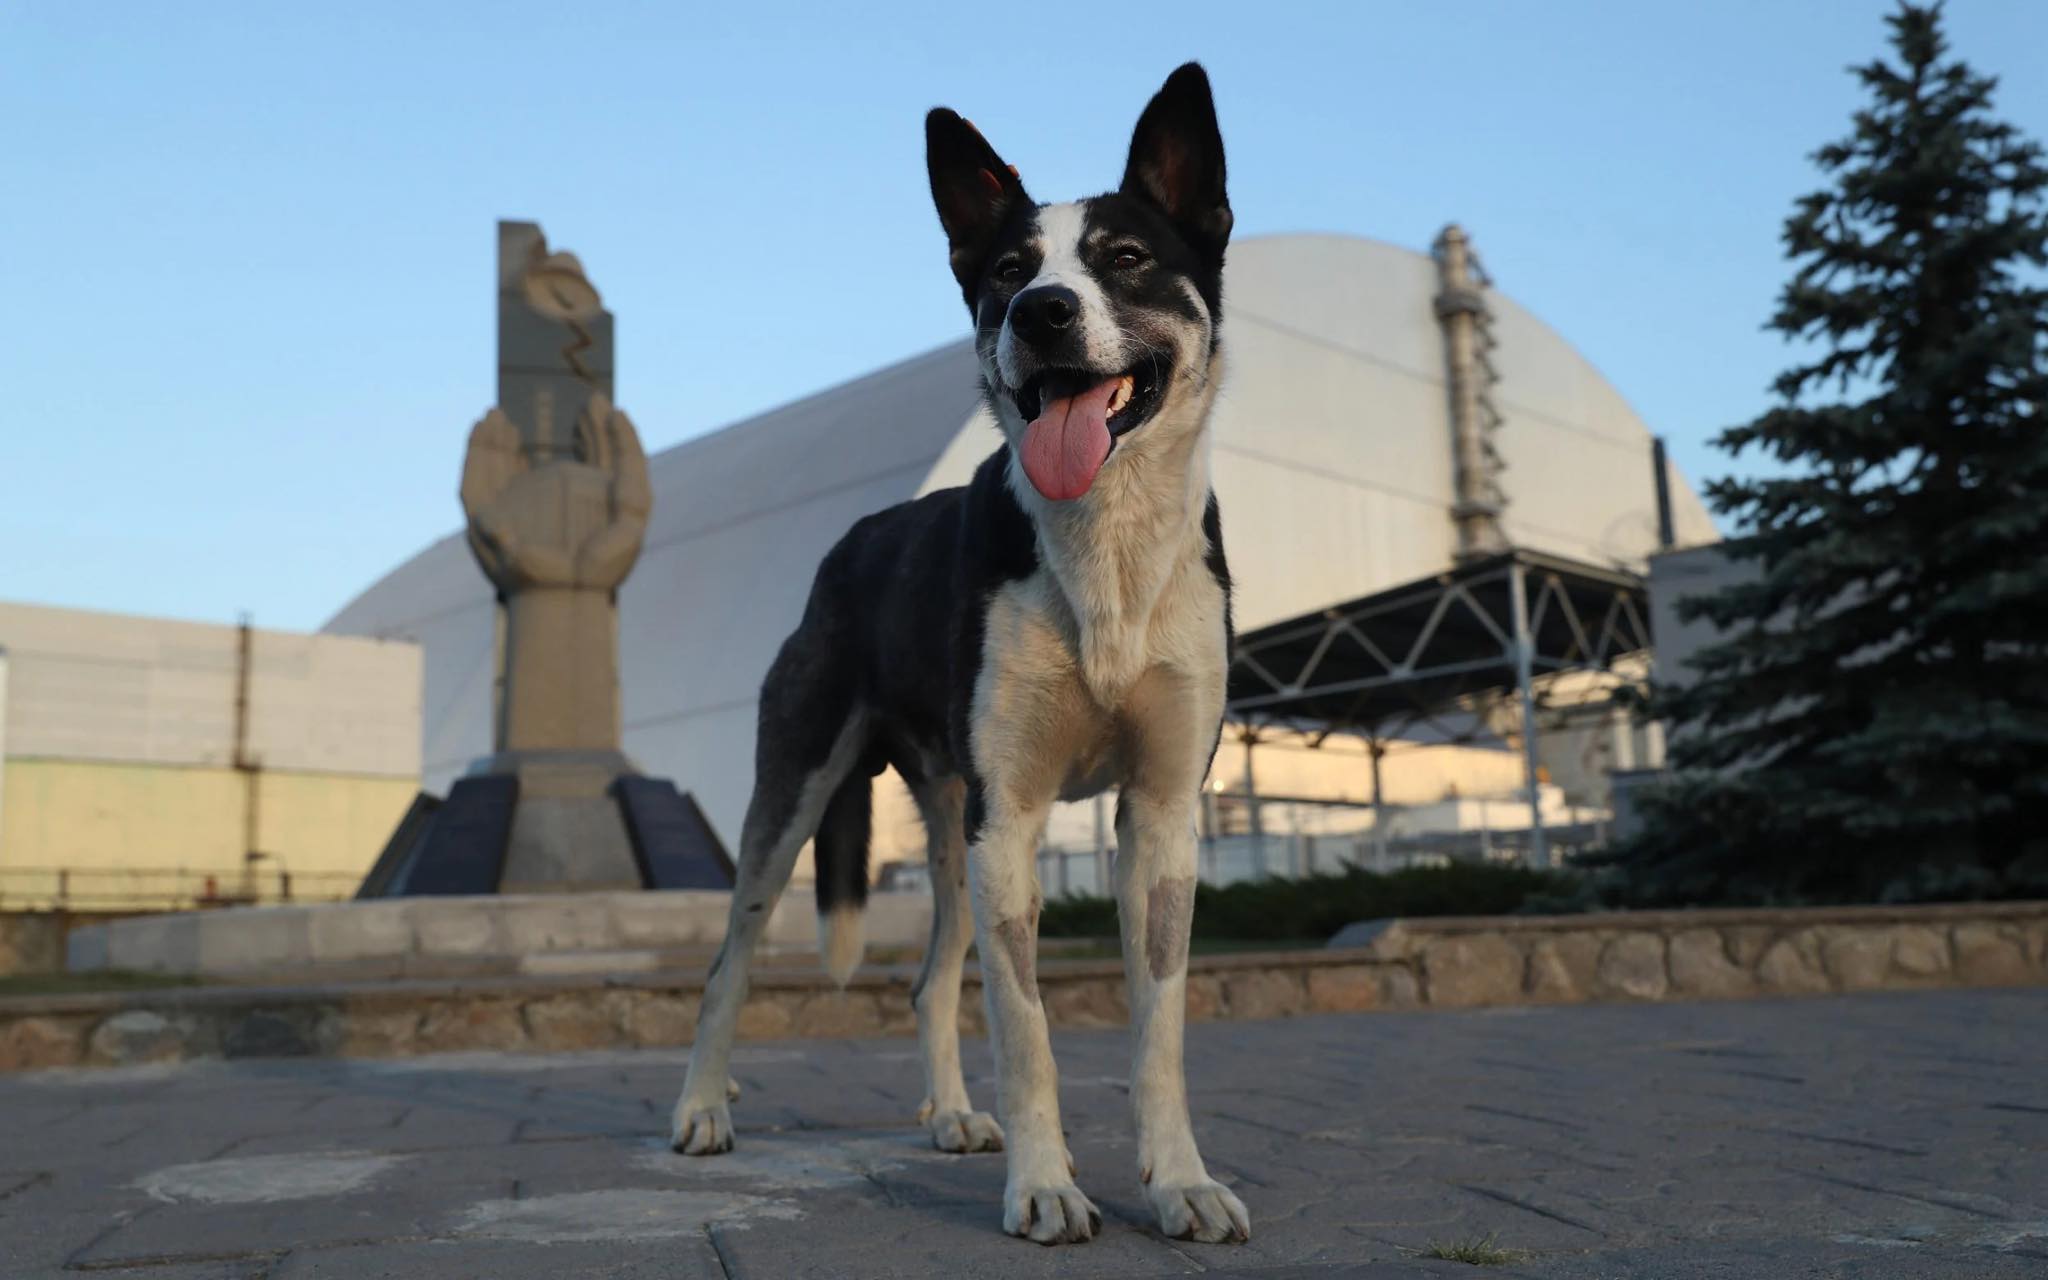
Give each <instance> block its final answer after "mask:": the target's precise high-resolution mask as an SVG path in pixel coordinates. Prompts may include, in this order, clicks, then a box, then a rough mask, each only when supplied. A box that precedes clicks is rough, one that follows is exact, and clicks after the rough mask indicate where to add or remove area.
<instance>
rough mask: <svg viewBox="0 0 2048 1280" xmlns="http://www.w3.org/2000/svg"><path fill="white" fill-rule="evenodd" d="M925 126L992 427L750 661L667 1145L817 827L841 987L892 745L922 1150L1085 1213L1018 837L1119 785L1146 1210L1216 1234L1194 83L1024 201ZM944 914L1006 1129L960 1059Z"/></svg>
mask: <svg viewBox="0 0 2048 1280" xmlns="http://www.w3.org/2000/svg"><path fill="white" fill-rule="evenodd" d="M925 144H926V155H927V163H928V165H929V168H930V173H931V186H932V198H933V200H934V201H935V202H936V203H937V205H938V211H939V220H940V222H941V223H942V224H943V225H944V227H945V231H946V238H947V241H948V243H949V245H950V247H951V257H952V266H953V274H954V276H955V277H956V278H957V279H958V280H959V282H960V287H961V290H962V291H963V293H964V294H965V296H966V300H967V305H968V308H969V310H971V311H972V312H973V313H974V320H975V349H976V351H977V353H978V354H979V356H980V362H981V376H982V381H983V385H984V389H985V391H986V393H987V399H988V403H989V406H990V408H991V409H992V410H993V412H994V415H995V418H996V421H997V422H998V423H999V424H1000V425H1001V427H1002V431H1003V435H1004V437H1005V447H1004V448H1002V449H999V450H998V451H997V452H996V453H995V455H994V456H992V457H990V458H989V459H988V460H987V461H986V462H984V463H983V464H982V465H981V468H980V469H979V470H978V471H977V472H976V473H975V476H974V480H973V482H972V483H970V484H969V485H968V486H967V487H965V488H964V489H950V490H946V491H944V492H940V493H934V494H930V495H928V496H926V497H923V498H920V499H918V500H916V501H914V502H907V503H904V504H903V505H901V506H897V507H892V508H890V509H889V510H887V511H883V512H880V513H879V514H876V515H873V516H869V517H867V518H866V519H864V520H862V521H860V522H859V523H858V524H856V525H854V526H853V528H852V530H851V531H850V532H848V533H847V535H846V536H845V537H844V538H843V539H841V540H840V542H839V544H838V545H837V546H835V547H833V548H832V550H831V552H830V553H828V554H827V555H826V557H825V560H824V563H823V564H822V565H821V566H820V567H819V569H818V576H817V580H816V582H815V583H814V584H813V586H812V588H811V595H810V600H809V603H808V604H807V606H806V607H805V609H804V615H803V621H802V622H801V623H800V624H799V625H798V626H797V629H796V632H795V633H794V634H793V635H791V636H790V637H789V639H788V640H787V641H786V642H785V643H784V644H783V646H782V651H781V653H780V654H779V655H778V656H777V657H776V660H775V663H774V665H773V667H771V668H770V669H769V672H768V677H767V680H766V682H765V683H764V684H763V686H762V690H761V722H760V740H759V743H758V746H757V749H756V758H755V769H756V773H755V783H754V793H753V798H752V800H751V802H750V803H749V805H748V807H747V816H746V824H745V828H744V830H743V831H742V833H741V837H740V861H739V884H738V886H737V887H736V889H735V890H734V893H733V902H732V917H731V922H730V924H729V925H728V927H727V934H726V940H725V947H724V950H723V951H722V952H721V953H720V955H719V958H718V961H717V963H716V964H714V965H713V967H712V971H711V978H710V982H709V985H708V988H707V990H706V991H705V995H704V1004H703V1011H702V1014H701V1016H700V1018H699V1021H698V1026H697V1038H696V1047H695V1049H694V1051H693V1052H692V1053H691V1056H690V1070H689V1076H688V1078H687V1080H686V1081H685V1083H684V1085H683V1093H682V1097H681V1098H680V1099H679V1100H678V1101H677V1103H676V1109H675V1119H674V1130H673V1141H674V1145H675V1147H676V1149H677V1150H679V1151H683V1152H687V1153H690V1154H693V1155H709V1154H712V1153H715V1152H720V1151H725V1150H728V1149H730V1148H731V1146H732V1141H733V1127H732V1118H731V1115H730V1113H729V1111H728V1110H727V1103H728V1100H729V1096H731V1097H736V1096H737V1090H735V1089H733V1087H732V1085H731V1083H730V1080H729V1077H728V1063H729V1059H730V1053H731V1048H732V1039H733V1030H734V1025H735V1023H736V1022H737V1020H738V1016H739V1010H740V1005H741V1003H742V1002H743V1001H744V1000H745V998H746V991H747V968H748V965H749V963H750V961H751V958H752V955H753V951H754V946H755V944H756V943H757V942H758V941H759V939H760V936H761V931H762V928H763V925H764V924H765V922H766V919H767V916H768V913H769V911H770V910H771V909H772V908H773V906H774V904H775V901H776V899H777V898H778V896H779V895H780V894H781V892H782V889H783V887H784V886H785V885H786V884H787V883H788V880H789V874H790V869H791V866H792V865H793V864H794V862H795V861H796V857H797V853H798V851H799V850H800V849H801V847H802V846H803V844H804V842H805V841H806V840H808V839H811V838H812V837H813V836H815V837H816V845H815V850H816V859H817V866H818V905H819V911H820V913H821V916H822V917H823V922H824V926H825V934H826V948H825V949H826V956H827V965H828V967H829V968H830V969H832V970H833V972H834V973H835V976H837V977H839V978H840V980H841V981H844V980H845V977H846V975H847V974H848V973H850V972H851V970H852V968H853V966H854V964H855V963H856V962H857V961H858V958H859V951H860V941H859V933H858V921H859V917H858V914H857V913H858V910H859V907H860V905H861V903H862V901H863V900H864V898H865V896H866V893H867V846H868V825H869V787H870V779H871V778H872V777H873V776H874V775H876V774H877V773H879V772H880V771H881V770H882V768H883V767H884V766H885V765H893V766H895V768H896V770H897V772H898V773H900V774H901V775H902V777H903V778H904V780H905V781H906V782H907V783H908V784H909V786H910V790H911V793H912V795H913V796H914V797H915V800H916V803H917V806H918V809H919V812H920V814H921V816H922V817H923V820H924V825H925V829H926V831H927V833H928V841H929V849H930V860H931V876H932V885H933V892H934V895H935V898H936V903H935V907H936V909H935V912H934V916H933V922H932V934H931V945H930V949H929V951H928V952H927V954H926V956H925V963H924V972H923V974H922V976H921V977H920V978H919V980H918V983H917V986H916V987H915V988H914V990H913V995H912V1000H913V1002H914V1003H915V1005H916V1008H917V1019H918V1037H919V1040H920V1041H921V1047H922V1051H923V1058H924V1071H925V1086H926V1094H925V1101H924V1105H923V1107H922V1108H921V1109H920V1111H919V1113H918V1114H919V1120H920V1122H921V1123H923V1124H924V1125H926V1126H927V1127H928V1128H929V1129H930V1132H931V1135H932V1141H933V1142H934V1143H935V1144H936V1145H937V1146H938V1147H939V1148H940V1149H941V1150H945V1151H962V1152H964V1151H994V1150H1001V1149H1003V1148H1004V1147H1005V1146H1006V1145H1007V1148H1008V1160H1009V1179H1008V1185H1007V1187H1006V1188H1005V1190H1004V1192H1003V1229H1004V1230H1005V1231H1008V1232H1010V1233H1011V1234H1013V1235H1020V1236H1029V1237H1030V1238H1031V1239H1033V1240H1037V1241H1039V1242H1041V1243H1045V1244H1053V1243H1058V1242H1062V1241H1075V1240H1086V1239H1088V1238H1089V1237H1090V1236H1092V1235H1093V1234H1094V1233H1095V1231H1096V1230H1097V1228H1098V1227H1099V1226H1100V1224H1101V1215H1100V1213H1099V1212H1098V1211H1097V1210H1096V1208H1095V1206H1094V1205H1093V1204H1092V1203H1090V1201H1089V1200H1088V1197H1086V1196H1085V1195H1083V1194H1082V1193H1081V1190H1080V1188H1079V1187H1077V1186H1075V1184H1074V1168H1073V1161H1072V1158H1071V1156H1070V1154H1069V1152H1068V1150H1067V1146H1066V1141H1065V1138H1064V1137H1063V1136H1062V1133H1061V1129H1060V1110H1059V1098H1058V1093H1057V1087H1056V1072H1055V1070H1054V1067H1053V1060H1052V1051H1051V1047H1050V1044H1049V1043H1048V1040H1047V1036H1046V1018H1045V1011H1044V1009H1043V1008H1042V1007H1041V1005H1040V1003H1039V996H1038V984H1037V980H1036V976H1035V963H1034V957H1035V953H1036V950H1037V941H1038V914H1039V907H1040V903H1041V901H1042V899H1041V897H1040V893H1039V886H1038V873H1037V852H1038V844H1039V840H1040V838H1041V836H1042V834H1043V832H1044V829H1045V824H1046V818H1047V815H1048V814H1049V812H1050V810H1051V807H1052V805H1053V802H1054V801H1055V800H1058V799H1074V798H1079V797H1082V796H1088V795H1093V794H1096V793H1097V792H1100V791H1102V790H1103V789H1105V788H1107V787H1112V786H1113V787H1116V788H1118V789H1119V798H1118V802H1117V816H1116V828H1117V856H1116V862H1115V868H1116V870H1115V876H1116V897H1117V907H1118V911H1119V915H1120V918H1121V921H1122V932H1123V953H1124V971H1125V974H1126V976H1127V979H1128V982H1129V991H1130V1007H1131V1017H1132V1022H1133V1031H1134V1037H1133V1038H1134V1055H1135V1061H1134V1063H1133V1066H1132V1071H1131V1100H1132V1105H1133V1108H1134V1110H1135V1111H1136V1113H1137V1128H1138V1177H1139V1180H1140V1181H1141V1182H1142V1183H1143V1185H1144V1193H1145V1195H1146V1197H1147V1198H1148V1199H1149V1200H1150V1201H1151V1204H1152V1207H1153V1210H1154V1212H1155V1213H1156V1214H1157V1216H1158V1219H1159V1226H1160V1229H1161V1230H1162V1231H1164V1232H1165V1233H1166V1234H1167V1235H1169V1236H1174V1237H1180V1238H1187V1237H1192V1238H1194V1239H1196V1240H1204V1241H1222V1240H1243V1239H1245V1238H1247V1237H1248V1235H1249V1234H1250V1222H1249V1219H1248V1218H1247V1217H1246V1214H1245V1209H1244V1205H1243V1204H1242V1203H1240V1202H1239V1200H1238V1198H1237V1197H1236V1196H1235V1195H1233V1194H1231V1192H1230V1191H1229V1189H1228V1188H1226V1187H1224V1186H1223V1185H1222V1184H1221V1183H1218V1182H1217V1181H1216V1180H1215V1179H1213V1178H1211V1177H1210V1176H1209V1173H1208V1170H1207V1169H1206V1168H1205V1167H1204V1166H1203V1164H1202V1157H1201V1154H1200V1152H1199V1151H1197V1150H1196V1147H1195V1136H1194V1133H1193V1131H1192V1129H1191V1127H1190V1125H1189V1122H1188V1104H1187V1091H1186V1085H1185V1083H1184V1080H1183V1074H1182V1069H1181V1041H1182V1024H1183V1021H1184V1018H1185V1013H1186V1003H1187V996H1186V984H1187V956H1188V930H1189V925H1190V922H1191V919H1192V915H1193V907H1194V887H1195V851H1196V847H1195V816H1196V807H1197V803H1198V798H1199V792H1200V788H1201V784H1202V778H1203V776H1204V774H1206V773H1207V771H1208V767H1209V762H1210V760H1211V758H1212V757H1213V755H1214V754H1215V749H1216V740H1217V734H1218V732H1219V730H1220V727H1221V722H1222V715H1223V689H1224V673H1225V667H1226V662H1227V654H1228V650H1229V646H1230V578H1229V574H1228V571H1227V570H1226V568H1225V565H1224V560H1223V542H1222V530H1221V526H1220V522H1219V518H1218V515H1217V509H1216V500H1215V498H1214V497H1213V496H1212V495H1211V493H1210V491H1209V435H1208V421H1209V412H1210V405H1211V403H1212V401H1213V400H1214V397H1215V395H1216V386H1217V381H1218V378H1219V376H1220V374H1221V360H1220V356H1219V348H1218V342H1217V334H1218V329H1219V326H1220V323H1221V320H1222V275H1223V253H1224V246H1225V245H1226V243H1227V242H1228V240H1229V238H1230V227H1231V214H1230V204H1229V201H1228V199H1227V198H1226V196H1225V194H1224V181H1223V140H1222V137H1221V135H1220V134H1219V132H1218V130H1217V127H1216V112H1215V107H1214V105H1213V103H1212V101H1211V99H1210V94H1209V80H1208V77H1207V76H1206V75H1205V74H1203V71H1202V69H1201V68H1200V67H1199V66H1197V65H1195V64H1193V63H1190V64H1188V65H1187V66H1184V67H1182V68H1180V70H1178V71H1176V72H1174V73H1173V75H1172V76H1171V77H1170V78H1169V79H1168V80H1167V82H1166V84H1165V87H1163V88H1162V89H1161V90H1160V91H1159V93H1158V95H1157V96H1155V97H1154V98H1153V99H1152V101H1151V103H1150V104H1149V105H1148V106H1147V107H1146V108H1145V112H1144V115H1143V116H1142V117H1140V119H1139V121H1138V127H1137V131H1136V133H1135V136H1133V138H1132V140H1131V151H1130V159H1129V162H1128V165H1127V167H1126V168H1125V170H1124V178H1123V185H1122V186H1121V187H1119V188H1118V189H1117V190H1116V191H1115V192H1114V193H1112V194H1109V195H1102V196H1097V197H1095V198H1094V199H1090V200H1082V201H1078V202H1075V203H1071V204H1050V205H1040V204H1037V203H1034V202H1033V201H1032V199H1031V198H1030V197H1029V196H1027V195H1025V193H1024V187H1023V184H1022V182H1021V181H1020V180H1019V179H1018V177H1017V174H1016V171H1015V170H1014V169H1012V168H1011V167H1010V166H1009V165H1007V164H1005V163H1004V162H1003V160H1002V158H1001V157H999V156H998V155H997V154H996V153H995V151H994V150H993V149H991V148H990V146H989V144H988V143H987V142H986V141H984V140H983V138H982V136H981V134H980V133H978V132H977V131H976V130H975V128H974V126H972V125H971V124H969V123H968V122H967V121H965V120H963V119H961V118H960V117H959V116H957V115H955V114H954V113H953V112H951V111H947V110H944V109H938V110H934V111H933V112H932V113H931V114H930V115H929V116H928V117H927V118H926V120H925ZM970 889H971V894H972V920H973V925H972V928H973V932H972V933H971V934H970V932H969V899H970ZM970 941H973V942H975V943H977V944H978V946H979V952H980V956H981V972H982V984H983V987H984V990H985V994H986V999H987V1008H988V1024H989V1027H990V1029H991V1031H992V1033H993V1036H994V1048H995V1057H996V1061H997V1065H998V1073H999V1074H998V1084H997V1099H998V1110H999V1112H1000V1114H1001V1115H1002V1120H1003V1125H1004V1126H1005V1128H1006V1129H1007V1138H1006V1137H1005V1128H998V1127H997V1125H996V1122H995V1121H994V1120H993V1119H992V1118H991V1117H990V1116H989V1115H988V1114H987V1113H985V1112H981V1111H976V1110H975V1109H974V1106H973V1104H972V1103H971V1102H969V1101H968V1098H967V1087H966V1084H965V1082H964V1080H963V1079H962V1077H961V1074H960V1044H959V1027H958V1022H959V1019H958V1012H959V999H960V975H961V966H962V964H963V962H964V961H965V958H966V953H967V948H968V944H969V942H970ZM729 1091H730V1093H729Z"/></svg>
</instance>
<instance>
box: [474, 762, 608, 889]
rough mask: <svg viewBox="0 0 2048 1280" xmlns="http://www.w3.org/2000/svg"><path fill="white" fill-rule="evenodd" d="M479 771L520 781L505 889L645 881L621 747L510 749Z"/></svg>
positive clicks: (500, 884)
mask: <svg viewBox="0 0 2048 1280" xmlns="http://www.w3.org/2000/svg"><path fill="white" fill-rule="evenodd" d="M471 772H472V773H476V774H481V775H484V776H493V775H495V776H500V777H513V778H517V779H518V780H519V799H518V803H517V807H516V808H514V810H513V812H512V830H511V832H510V834H509V837H508V839H507V842H506V848H505V869H504V872H503V873H502V874H501V875H500V876H499V878H498V891H499V892H500V893H579V892H585V891H588V890H596V889H638V888H641V887H643V886H642V883H641V873H640V867H639V862H638V860H637V859H636V858H635V856H634V853H633V839H632V836H631V835H630V834H628V832H627V830H626V815H625V812H624V810H623V809H622V808H621V807H620V805H619V802H618V798H617V795H616V793H615V791H614V786H615V784H616V783H617V782H618V780H619V779H620V778H624V777H629V776H632V775H633V774H634V769H633V767H632V765H631V764H630V763H628V762H627V760H626V757H625V756H624V755H623V754H621V753H619V752H617V751H507V752H505V753H503V754H501V755H496V756H492V757H491V758H489V759H487V760H480V761H478V762H477V764H476V766H475V768H473V769H472V770H471Z"/></svg>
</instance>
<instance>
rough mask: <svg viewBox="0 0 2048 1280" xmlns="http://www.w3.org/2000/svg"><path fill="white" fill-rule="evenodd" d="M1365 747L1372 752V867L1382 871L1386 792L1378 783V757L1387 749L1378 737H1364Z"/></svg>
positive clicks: (1384, 864)
mask: <svg viewBox="0 0 2048 1280" xmlns="http://www.w3.org/2000/svg"><path fill="white" fill-rule="evenodd" d="M1366 746H1367V749H1368V750H1369V751H1370V752H1371V754H1372V868H1373V870H1375V871H1380V872H1384V871H1385V870H1386V869H1387V793H1386V788H1385V787H1383V786H1381V785H1380V758H1381V757H1383V756H1385V755H1386V754H1387V749H1386V747H1385V746H1384V745H1382V744H1381V742H1380V740H1379V738H1377V737H1372V738H1368V739H1366Z"/></svg>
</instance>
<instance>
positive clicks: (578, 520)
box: [462, 392, 654, 751]
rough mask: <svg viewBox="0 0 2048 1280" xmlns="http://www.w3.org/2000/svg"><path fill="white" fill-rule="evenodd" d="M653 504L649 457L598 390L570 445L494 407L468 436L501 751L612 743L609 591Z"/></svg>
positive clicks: (470, 509) (615, 725) (472, 528)
mask: <svg viewBox="0 0 2048 1280" xmlns="http://www.w3.org/2000/svg"><path fill="white" fill-rule="evenodd" d="M653 503H654V496H653V491H652V489H651V488H650V487H649V484H648V480H647V458H646V455H645V454H643V453H642V452H641V450H640V439H639V436H638V434H637V433H635V431H634V430H633V424H632V422H631V421H630V420H629V419H628V418H627V417H626V415H625V414H624V413H622V412H620V411H619V410H618V409H616V408H614V407H613V406H612V403H611V401H610V400H609V399H608V398H607V397H606V396H605V395H604V394H603V393H601V392H597V393H593V394H592V395H591V396H590V398H589V400H588V401H587V402H585V404H584V407H583V411H582V413H581V414H579V415H578V416H577V419H576V431H575V444H574V448H573V452H571V453H567V454H556V455H554V456H549V455H548V454H547V453H546V452H545V451H544V450H536V449H531V448H529V447H528V446H527V444H526V442H525V441H524V440H523V439H522V438H521V436H520V432H519V429H518V427H517V426H515V425H514V424H513V423H512V421H511V419H509V418H507V417H506V416H505V415H504V414H503V413H501V412H500V411H499V410H497V409H492V410H491V411H490V412H489V413H487V414H485V415H484V418H483V420H482V421H481V422H479V423H477V424H476V428H475V430H473V431H472V432H471V433H470V437H469V454H468V457H467V458H466V460H465V461H464V463H463V468H462V507H463V510H464V511H465V512H467V513H468V515H469V545H470V549H471V550H473V551H474V552H475V553H476V559H477V563H478V564H479V565H481V566H482V567H483V571H484V574H485V576H487V577H489V578H490V580H491V581H492V582H493V583H494V584H496V585H497V588H498V594H499V597H500V599H502V600H503V601H504V604H505V646H506V662H505V666H504V671H505V689H504V695H503V704H502V714H501V716H500V717H499V728H498V734H497V738H498V741H497V743H496V744H495V745H496V747H497V749H498V750H499V751H513V750H548V751H562V750H569V751H617V750H618V747H619V711H618V615H617V611H616V608H615V606H614V604H613V598H614V593H615V592H616V591H617V589H618V586H619V584H620V583H621V582H623V581H625V578H626V574H627V573H628V572H629V571H630V570H631V569H632V567H633V562H634V560H636V559H637V558H638V557H639V555H640V543H641V539H642V538H643V537H644V536H645V535H646V532H647V517H648V513H649V511H650V510H651V509H652V507H653Z"/></svg>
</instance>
